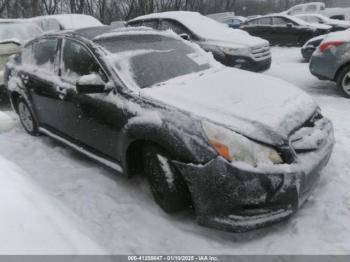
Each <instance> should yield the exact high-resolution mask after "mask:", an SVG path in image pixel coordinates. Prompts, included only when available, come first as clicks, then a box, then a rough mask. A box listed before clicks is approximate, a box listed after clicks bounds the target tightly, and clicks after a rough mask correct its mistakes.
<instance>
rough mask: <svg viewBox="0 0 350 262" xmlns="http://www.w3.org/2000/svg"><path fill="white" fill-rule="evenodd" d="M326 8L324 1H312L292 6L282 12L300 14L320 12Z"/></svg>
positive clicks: (284, 13)
mask: <svg viewBox="0 0 350 262" xmlns="http://www.w3.org/2000/svg"><path fill="white" fill-rule="evenodd" d="M325 9H326V4H325V3H322V2H311V3H306V4H299V5H295V6H292V7H291V8H289V9H288V10H286V11H284V12H282V13H281V14H283V15H299V14H307V13H319V12H321V11H323V10H325Z"/></svg>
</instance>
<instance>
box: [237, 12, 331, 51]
mask: <svg viewBox="0 0 350 262" xmlns="http://www.w3.org/2000/svg"><path fill="white" fill-rule="evenodd" d="M241 29H242V30H245V31H247V32H248V33H249V34H251V35H253V36H258V37H261V38H264V39H266V40H268V41H269V42H270V43H271V44H272V45H288V46H302V45H303V44H305V42H306V41H308V40H309V39H311V38H313V37H315V36H318V35H324V34H327V33H328V32H329V31H330V29H331V27H330V26H328V25H321V24H317V25H315V24H313V25H311V24H308V23H306V22H304V21H303V20H301V19H299V18H297V17H294V16H286V15H267V16H263V17H259V18H254V19H249V20H247V21H246V22H245V23H244V24H243V25H242V26H241Z"/></svg>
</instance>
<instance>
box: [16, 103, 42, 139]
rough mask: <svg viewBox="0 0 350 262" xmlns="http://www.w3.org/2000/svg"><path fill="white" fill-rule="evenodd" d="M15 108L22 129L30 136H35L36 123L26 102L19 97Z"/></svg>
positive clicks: (36, 132) (37, 132)
mask: <svg viewBox="0 0 350 262" xmlns="http://www.w3.org/2000/svg"><path fill="white" fill-rule="evenodd" d="M17 108H18V115H19V119H20V121H21V124H22V126H23V128H24V130H25V131H26V132H27V133H28V134H30V135H32V136H37V135H38V134H39V130H38V125H37V123H36V120H35V118H34V115H33V113H32V111H31V109H30V108H29V106H28V104H27V103H26V102H25V101H24V100H23V99H20V100H19V102H18V105H17Z"/></svg>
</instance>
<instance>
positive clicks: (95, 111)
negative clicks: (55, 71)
mask: <svg viewBox="0 0 350 262" xmlns="http://www.w3.org/2000/svg"><path fill="white" fill-rule="evenodd" d="M61 65H62V66H61V80H62V86H61V89H62V90H65V91H66V94H67V95H66V96H65V97H63V101H64V104H65V113H64V115H65V116H66V118H67V120H66V121H67V122H69V123H70V124H69V125H68V126H66V125H65V126H64V127H63V128H61V127H60V126H57V127H56V128H57V129H58V130H59V131H60V132H62V133H64V134H65V135H67V136H68V137H69V138H70V139H71V140H73V141H75V142H78V143H81V144H82V145H84V146H86V147H87V148H88V149H89V150H92V151H96V152H97V153H102V154H104V155H105V156H109V157H110V158H112V160H118V159H119V156H118V155H117V152H118V146H119V143H118V140H119V134H120V131H121V129H122V127H123V126H124V125H125V123H126V117H125V115H124V111H123V107H122V105H121V104H120V102H121V100H120V99H121V98H120V99H119V98H118V94H117V92H116V90H112V91H109V92H106V93H102V94H92V95H88V94H81V93H78V92H77V91H76V82H77V81H78V79H79V78H81V77H83V76H86V75H90V74H92V73H95V74H98V75H99V76H101V78H102V79H103V80H104V81H105V82H106V83H107V82H108V77H107V75H106V73H105V72H104V71H103V69H102V67H101V66H100V64H99V63H98V61H97V59H96V58H95V57H94V56H93V54H92V52H90V50H89V49H88V48H87V47H86V46H84V45H83V44H82V43H80V42H77V41H75V40H71V39H65V40H64V41H63V44H62V62H61Z"/></svg>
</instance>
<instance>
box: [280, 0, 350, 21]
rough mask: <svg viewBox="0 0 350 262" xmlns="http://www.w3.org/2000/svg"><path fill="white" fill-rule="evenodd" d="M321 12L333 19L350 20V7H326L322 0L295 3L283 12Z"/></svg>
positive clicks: (294, 13) (284, 13)
mask: <svg viewBox="0 0 350 262" xmlns="http://www.w3.org/2000/svg"><path fill="white" fill-rule="evenodd" d="M315 13H317V14H321V15H324V16H327V17H329V18H331V19H338V20H350V8H349V7H332V8H328V7H326V5H325V3H322V2H311V3H306V4H300V5H295V6H293V7H291V8H290V9H288V10H287V11H284V12H282V13H281V14H283V15H299V14H315Z"/></svg>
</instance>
